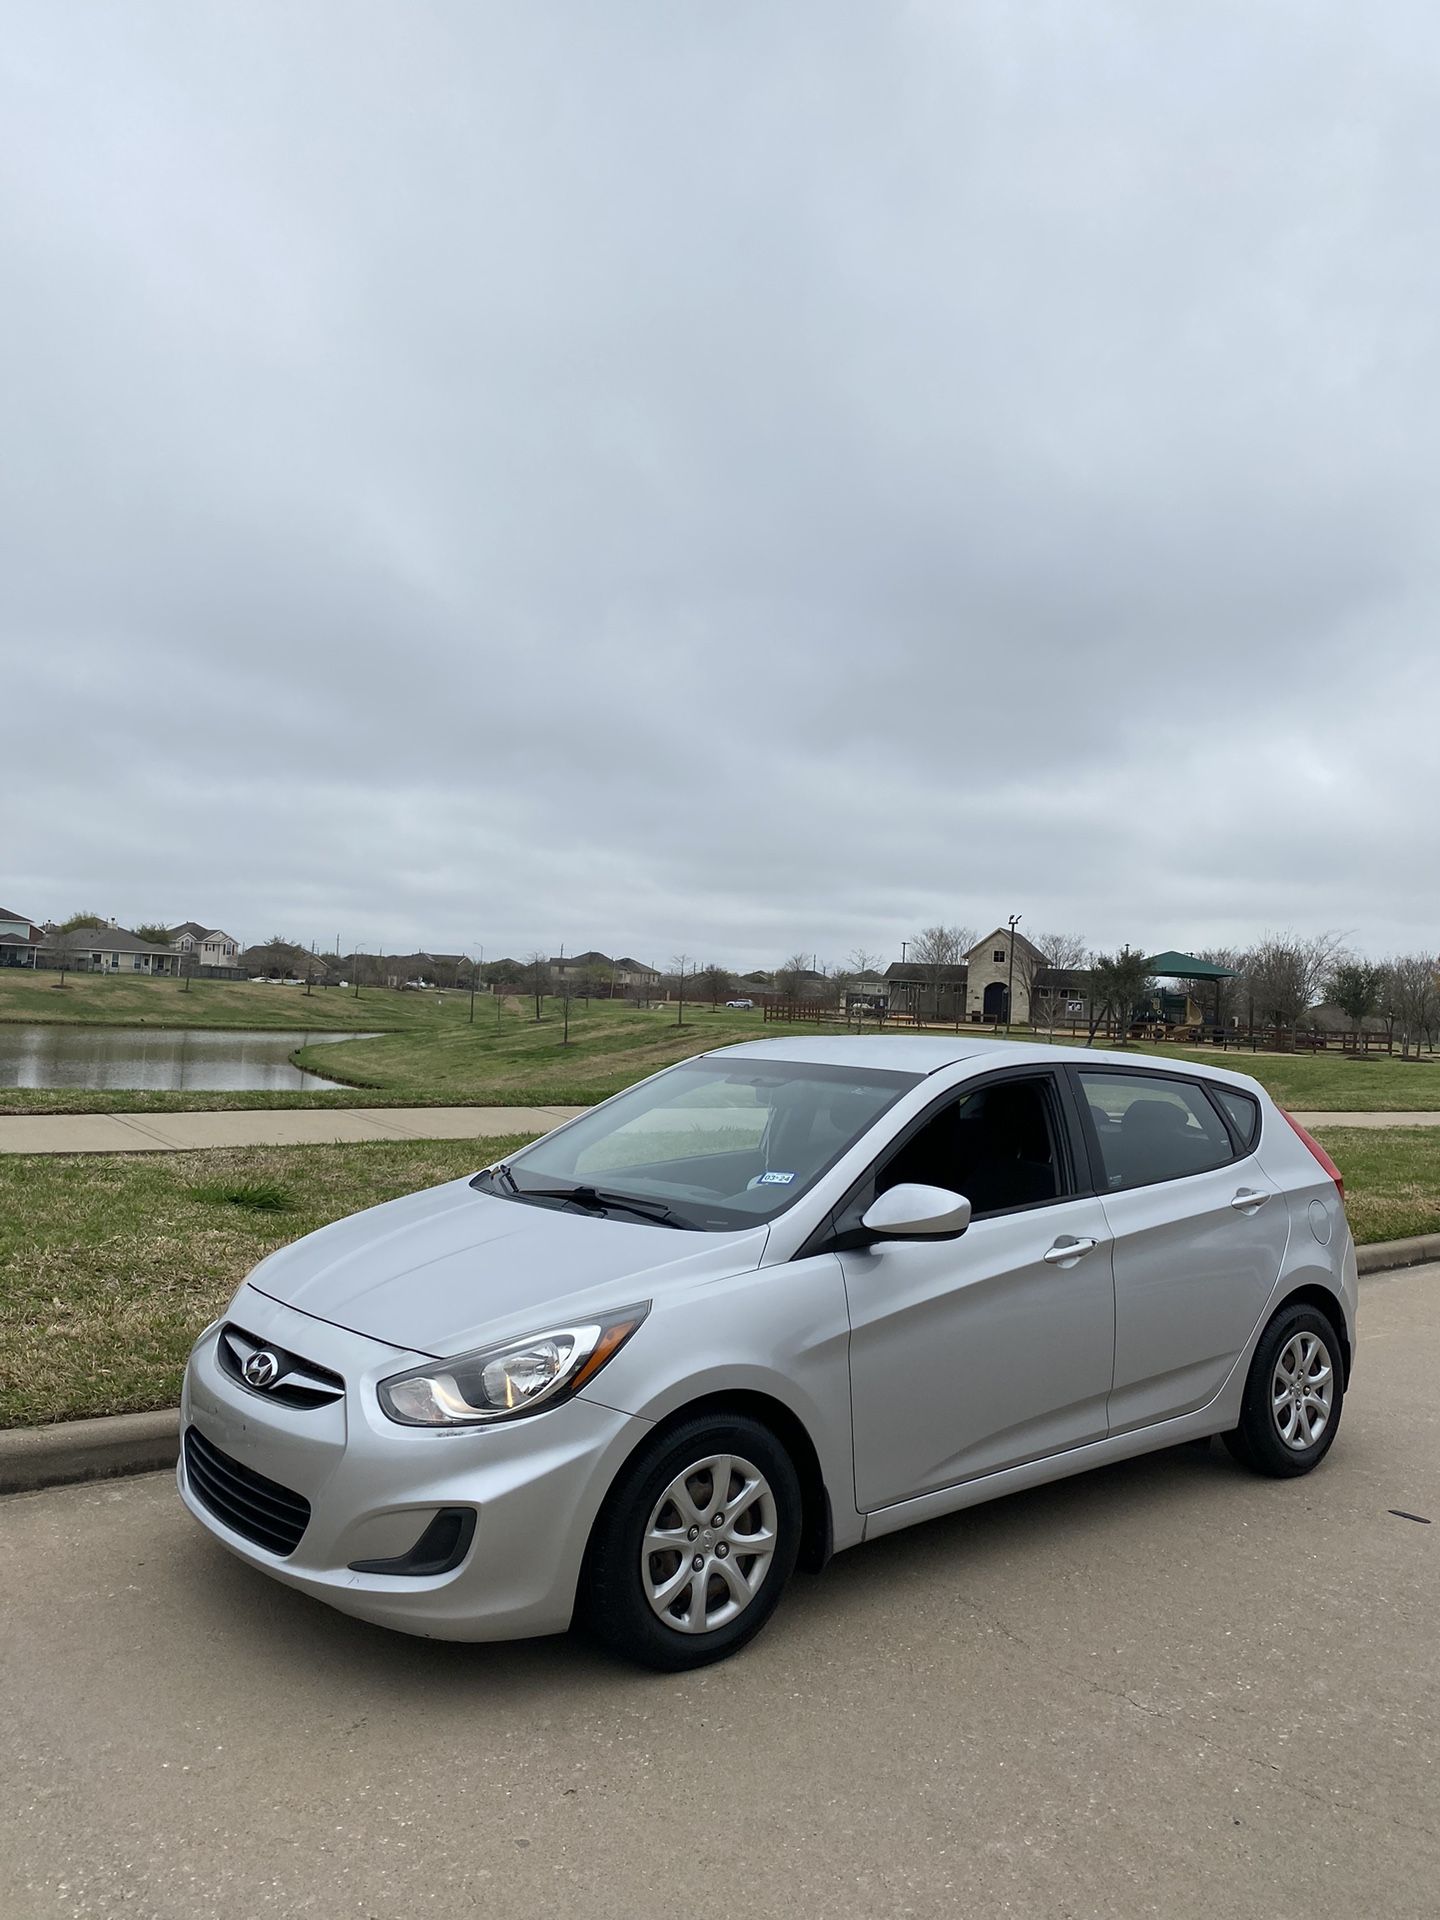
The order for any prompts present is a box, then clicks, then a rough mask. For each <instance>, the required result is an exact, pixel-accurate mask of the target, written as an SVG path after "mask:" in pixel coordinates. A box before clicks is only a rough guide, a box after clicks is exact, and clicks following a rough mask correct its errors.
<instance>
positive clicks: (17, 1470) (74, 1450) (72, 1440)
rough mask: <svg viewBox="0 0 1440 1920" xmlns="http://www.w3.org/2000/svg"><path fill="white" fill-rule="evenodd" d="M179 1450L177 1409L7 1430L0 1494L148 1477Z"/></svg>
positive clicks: (0, 1458) (0, 1444)
mask: <svg viewBox="0 0 1440 1920" xmlns="http://www.w3.org/2000/svg"><path fill="white" fill-rule="evenodd" d="M179 1451H180V1410H179V1408H178V1407H167V1408H165V1409H164V1410H163V1411H162V1412H160V1413H115V1414H109V1415H107V1416H105V1418H103V1419H100V1420H63V1421H61V1422H60V1423H59V1424H58V1425H56V1426H53V1427H10V1428H7V1429H6V1430H5V1431H3V1432H0V1494H4V1493H33V1492H34V1491H35V1490H36V1488H37V1487H58V1486H64V1485H66V1484H68V1483H69V1482H71V1481H75V1480H108V1479H112V1478H114V1477H115V1476H116V1475H117V1474H125V1473H153V1472H154V1471H155V1470H156V1469H157V1468H159V1467H173V1466H174V1464H175V1456H176V1454H177V1453H178V1452H179Z"/></svg>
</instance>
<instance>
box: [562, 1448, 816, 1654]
mask: <svg viewBox="0 0 1440 1920" xmlns="http://www.w3.org/2000/svg"><path fill="white" fill-rule="evenodd" d="M800 1527H801V1495H800V1482H799V1477H798V1475H797V1474H796V1472H795V1468H794V1465H793V1464H792V1462H791V1460H790V1457H789V1455H788V1454H787V1453H786V1452H785V1449H784V1448H783V1447H782V1446H781V1445H780V1442H779V1441H778V1440H777V1439H776V1438H775V1436H774V1434H772V1433H771V1432H770V1431H769V1429H768V1428H766V1427H764V1426H762V1425H761V1424H760V1422H759V1421H758V1420H752V1419H750V1418H748V1416H745V1415H740V1414H737V1415H718V1416H701V1417H699V1418H697V1419H695V1420H692V1421H689V1422H687V1424H686V1425H685V1426H683V1427H681V1428H679V1429H678V1430H677V1431H675V1432H673V1433H670V1434H664V1435H661V1436H660V1437H659V1438H658V1439H657V1440H656V1441H655V1442H653V1443H652V1445H651V1446H649V1447H647V1448H645V1449H643V1450H642V1451H641V1452H640V1453H639V1454H637V1455H636V1457H635V1459H633V1460H632V1461H631V1462H630V1464H629V1466H628V1467H626V1469H625V1470H624V1472H623V1473H622V1474H621V1476H620V1479H619V1480H618V1481H617V1482H616V1484H615V1486H614V1488H613V1489H612V1490H611V1493H610V1497H609V1499H608V1500H607V1501H606V1503H605V1507H604V1509H603V1511H602V1512H601V1515H600V1518H599V1519H598V1520H597V1521H596V1523H595V1532H594V1534H593V1536H592V1538H591V1542H590V1551H589V1553H588V1554H587V1555H586V1560H585V1568H584V1571H583V1573H582V1575H581V1584H580V1593H579V1595H578V1596H577V1603H576V1617H577V1623H578V1624H579V1625H580V1626H581V1627H582V1628H583V1629H584V1630H585V1631H586V1632H587V1633H588V1634H589V1635H590V1636H591V1638H593V1639H596V1640H599V1641H600V1642H602V1643H603V1644H604V1645H605V1646H608V1647H610V1648H612V1649H613V1650H614V1651H615V1652H617V1653H621V1654H624V1655H625V1656H626V1657H627V1658H628V1659H631V1660H636V1661H639V1662H640V1663H641V1664H642V1665H644V1666H648V1667H656V1668H659V1669H660V1670H662V1671H665V1672H676V1671H678V1670H680V1669H682V1668H686V1667H702V1666H706V1665H708V1664H709V1663H710V1662H711V1661H713V1660H723V1659H724V1658H725V1657H726V1655H727V1654H731V1653H736V1652H738V1651H739V1649H740V1648H741V1647H743V1646H744V1645H745V1643H746V1642H747V1641H749V1640H753V1639H754V1637H755V1635H756V1634H757V1633H758V1632H759V1631H760V1629H761V1628H762V1627H763V1626H764V1624H765V1622H766V1621H767V1620H768V1619H769V1618H770V1615H771V1614H772V1613H773V1612H774V1611H775V1608H776V1607H777V1606H778V1605H779V1602H780V1596H781V1593H782V1592H783V1591H784V1587H785V1583H786V1581H787V1580H788V1579H789V1577H790V1574H791V1571H792V1570H793V1568H794V1565H795V1557H796V1554H797V1552H798V1550H799V1546H800Z"/></svg>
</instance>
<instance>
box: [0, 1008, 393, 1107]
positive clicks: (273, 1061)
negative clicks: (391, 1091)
mask: <svg viewBox="0 0 1440 1920" xmlns="http://www.w3.org/2000/svg"><path fill="white" fill-rule="evenodd" d="M371 1038H373V1035H371V1034H361V1033H335V1032H326V1033H304V1032H292V1033H235V1032H224V1033H216V1032H212V1031H209V1030H208V1029H204V1028H198V1027H172V1028H168V1029H160V1028H153V1027H47V1026H44V1025H40V1024H34V1025H31V1024H29V1023H25V1022H20V1023H17V1024H16V1025H14V1026H9V1025H4V1024H0V1087H144V1088H147V1089H153V1090H157V1091H161V1092H167V1093H170V1092H180V1091H182V1090H183V1091H187V1092H202V1093H219V1092H233V1091H238V1090H246V1091H255V1090H265V1091H269V1092H274V1093H298V1092H313V1091H318V1090H322V1089H324V1088H327V1087H333V1086H335V1085H336V1084H337V1082H335V1081H334V1080H325V1079H322V1078H321V1076H320V1075H319V1074H318V1073H305V1072H304V1071H302V1069H301V1068H299V1067H297V1066H294V1065H292V1063H291V1060H290V1055H291V1054H292V1053H294V1051H295V1049H296V1048H297V1047H306V1046H319V1045H320V1044H321V1043H322V1042H324V1043H326V1044H328V1043H329V1042H331V1041H336V1040H368V1039H371Z"/></svg>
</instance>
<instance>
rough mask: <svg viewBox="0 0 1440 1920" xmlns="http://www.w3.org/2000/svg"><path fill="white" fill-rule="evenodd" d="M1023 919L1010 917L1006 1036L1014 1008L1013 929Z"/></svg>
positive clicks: (1016, 916)
mask: <svg viewBox="0 0 1440 1920" xmlns="http://www.w3.org/2000/svg"><path fill="white" fill-rule="evenodd" d="M1024 918H1025V916H1024V914H1023V913H1012V914H1011V916H1010V979H1009V982H1008V984H1007V985H1006V988H1005V1031H1006V1033H1007V1034H1008V1033H1009V1031H1010V1016H1011V1013H1012V1011H1013V1008H1014V1000H1015V929H1016V927H1018V926H1019V924H1020V922H1021V921H1022V920H1023V919H1024Z"/></svg>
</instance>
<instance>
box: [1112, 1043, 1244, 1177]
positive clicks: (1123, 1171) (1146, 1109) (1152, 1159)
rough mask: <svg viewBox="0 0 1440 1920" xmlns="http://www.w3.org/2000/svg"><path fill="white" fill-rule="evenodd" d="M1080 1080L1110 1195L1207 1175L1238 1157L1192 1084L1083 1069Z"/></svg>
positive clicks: (1228, 1138)
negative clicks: (1193, 1175) (1213, 1169)
mask: <svg viewBox="0 0 1440 1920" xmlns="http://www.w3.org/2000/svg"><path fill="white" fill-rule="evenodd" d="M1077 1077H1078V1079H1079V1081H1080V1085H1081V1087H1082V1088H1083V1089H1084V1093H1085V1098H1086V1100H1087V1101H1088V1103H1089V1107H1090V1116H1091V1119H1092V1120H1093V1121H1094V1123H1095V1135H1096V1138H1097V1139H1098V1141H1099V1143H1100V1158H1101V1163H1102V1168H1103V1173H1104V1180H1103V1185H1104V1186H1105V1188H1107V1189H1108V1190H1109V1191H1110V1192H1112V1193H1114V1192H1118V1191H1120V1190H1121V1189H1123V1188H1125V1187H1147V1186H1151V1185H1153V1183H1154V1182H1155V1181H1157V1180H1179V1179H1182V1178H1183V1177H1184V1176H1185V1175H1186V1174H1188V1173H1205V1172H1207V1171H1208V1170H1209V1169H1210V1168H1211V1167H1221V1166H1224V1164H1225V1162H1226V1161H1227V1160H1233V1159H1234V1158H1235V1149H1234V1147H1233V1146H1232V1145H1231V1143H1230V1136H1229V1134H1228V1133H1227V1132H1226V1131H1225V1127H1224V1123H1223V1122H1222V1121H1221V1118H1220V1116H1219V1114H1218V1113H1217V1112H1216V1111H1215V1109H1214V1107H1212V1106H1211V1104H1210V1102H1209V1101H1208V1100H1207V1099H1206V1098H1205V1095H1204V1092H1203V1091H1202V1090H1201V1088H1199V1087H1197V1086H1195V1085H1193V1084H1192V1083H1191V1082H1190V1081H1187V1080H1162V1079H1160V1078H1158V1077H1157V1076H1155V1075H1151V1074H1138V1073H1101V1072H1085V1071H1083V1070H1082V1071H1081V1072H1080V1074H1079V1075H1078V1076H1077Z"/></svg>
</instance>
